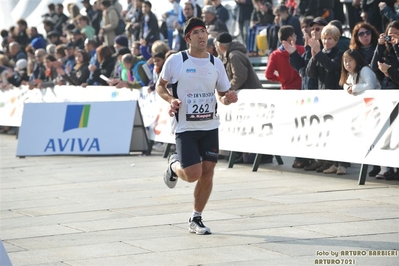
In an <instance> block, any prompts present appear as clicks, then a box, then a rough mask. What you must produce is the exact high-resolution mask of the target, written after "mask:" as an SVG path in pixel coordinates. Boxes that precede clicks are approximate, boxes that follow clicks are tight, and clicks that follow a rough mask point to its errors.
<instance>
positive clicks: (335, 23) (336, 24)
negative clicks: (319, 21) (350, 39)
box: [328, 19, 344, 35]
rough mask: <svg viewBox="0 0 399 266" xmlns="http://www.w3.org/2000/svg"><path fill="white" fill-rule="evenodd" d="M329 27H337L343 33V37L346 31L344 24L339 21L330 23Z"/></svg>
mask: <svg viewBox="0 0 399 266" xmlns="http://www.w3.org/2000/svg"><path fill="white" fill-rule="evenodd" d="M328 24H329V25H334V26H335V27H337V28H338V29H339V32H340V33H341V35H342V34H343V33H344V30H343V29H342V23H341V21H339V20H336V19H335V20H331V21H330V22H329V23H328Z"/></svg>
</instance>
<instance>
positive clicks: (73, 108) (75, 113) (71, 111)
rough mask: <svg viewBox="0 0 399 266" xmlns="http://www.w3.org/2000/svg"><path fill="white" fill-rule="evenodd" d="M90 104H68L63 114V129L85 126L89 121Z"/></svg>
mask: <svg viewBox="0 0 399 266" xmlns="http://www.w3.org/2000/svg"><path fill="white" fill-rule="evenodd" d="M89 115H90V104H84V105H83V104H82V105H68V106H67V110H66V115H65V122H64V130H63V132H65V131H68V130H71V129H75V128H85V127H87V124H88V122H89Z"/></svg>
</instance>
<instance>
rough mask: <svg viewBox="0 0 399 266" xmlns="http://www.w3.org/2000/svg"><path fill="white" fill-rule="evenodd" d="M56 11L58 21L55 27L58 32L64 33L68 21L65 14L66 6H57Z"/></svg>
mask: <svg viewBox="0 0 399 266" xmlns="http://www.w3.org/2000/svg"><path fill="white" fill-rule="evenodd" d="M55 11H56V12H57V16H58V20H57V21H56V23H55V25H54V27H55V30H57V31H58V32H62V28H63V27H64V24H66V22H67V21H68V17H67V16H66V15H65V14H64V6H63V5H62V4H57V5H56V6H55Z"/></svg>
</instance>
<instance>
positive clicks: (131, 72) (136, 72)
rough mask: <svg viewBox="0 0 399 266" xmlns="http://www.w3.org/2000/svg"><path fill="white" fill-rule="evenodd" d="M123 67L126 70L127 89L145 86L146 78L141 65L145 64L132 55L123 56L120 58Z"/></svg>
mask: <svg viewBox="0 0 399 266" xmlns="http://www.w3.org/2000/svg"><path fill="white" fill-rule="evenodd" d="M122 63H123V66H124V67H125V68H126V69H127V70H128V71H127V78H128V82H129V88H138V89H139V88H141V87H143V86H147V84H148V77H147V75H146V73H145V71H144V69H143V65H144V64H146V63H147V62H146V61H144V60H142V59H141V60H140V58H139V57H137V56H134V55H132V54H125V55H123V56H122Z"/></svg>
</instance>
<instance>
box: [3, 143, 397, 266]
mask: <svg viewBox="0 0 399 266" xmlns="http://www.w3.org/2000/svg"><path fill="white" fill-rule="evenodd" d="M16 145H17V141H16V140H15V138H14V137H12V136H7V135H1V136H0V149H1V170H0V174H1V212H0V214H1V227H0V229H1V231H0V238H1V239H2V241H3V244H4V246H5V248H6V250H7V252H8V255H9V257H10V259H11V261H12V263H13V265H55V266H61V265H74V266H83V265H95V266H100V265H107V266H108V265H118V266H119V265H317V264H327V263H329V264H332V263H333V262H334V264H340V265H350V262H352V264H356V265H378V266H382V265H398V262H399V254H398V250H399V182H398V181H379V182H377V181H376V180H374V179H372V178H368V179H367V181H366V185H364V186H359V185H357V174H358V171H359V166H358V165H354V166H353V167H351V168H349V174H348V175H346V176H341V177H338V176H336V175H325V174H316V173H308V172H305V171H303V170H295V169H292V168H290V165H291V162H292V159H291V158H283V159H284V161H285V162H286V164H285V165H283V166H279V165H277V164H276V163H275V162H274V163H273V164H264V165H262V166H261V167H260V169H259V171H258V172H251V166H250V165H235V166H234V168H233V169H227V162H226V161H224V160H223V161H221V162H220V163H219V164H218V165H217V169H216V174H215V176H216V177H215V182H214V183H215V185H214V190H213V194H212V196H211V199H210V202H209V204H208V206H207V209H206V211H205V212H204V214H203V219H204V223H205V224H206V225H207V226H209V227H210V228H211V229H212V231H213V234H212V235H208V236H197V235H195V234H190V233H188V231H187V220H188V218H189V216H190V214H191V210H192V192H193V186H194V184H188V183H185V182H182V181H181V180H179V182H178V184H177V187H176V188H175V189H173V190H171V189H168V188H167V187H166V186H165V185H164V183H163V180H162V174H163V171H164V168H165V164H166V160H165V159H163V158H162V157H161V155H160V154H155V155H153V156H149V157H140V156H137V155H132V156H115V157H77V156H75V157H72V156H71V157H64V156H54V157H29V158H25V159H19V158H16V157H15V151H16ZM381 250H384V251H392V250H393V252H391V253H393V255H392V254H391V253H389V255H390V256H383V255H387V254H385V253H380V254H379V256H374V255H377V253H376V252H375V253H369V251H381ZM336 252H338V254H336ZM341 252H343V253H341ZM345 252H346V253H345ZM362 252H365V253H362ZM333 258H334V261H331V259H333ZM350 260H352V261H350Z"/></svg>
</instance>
